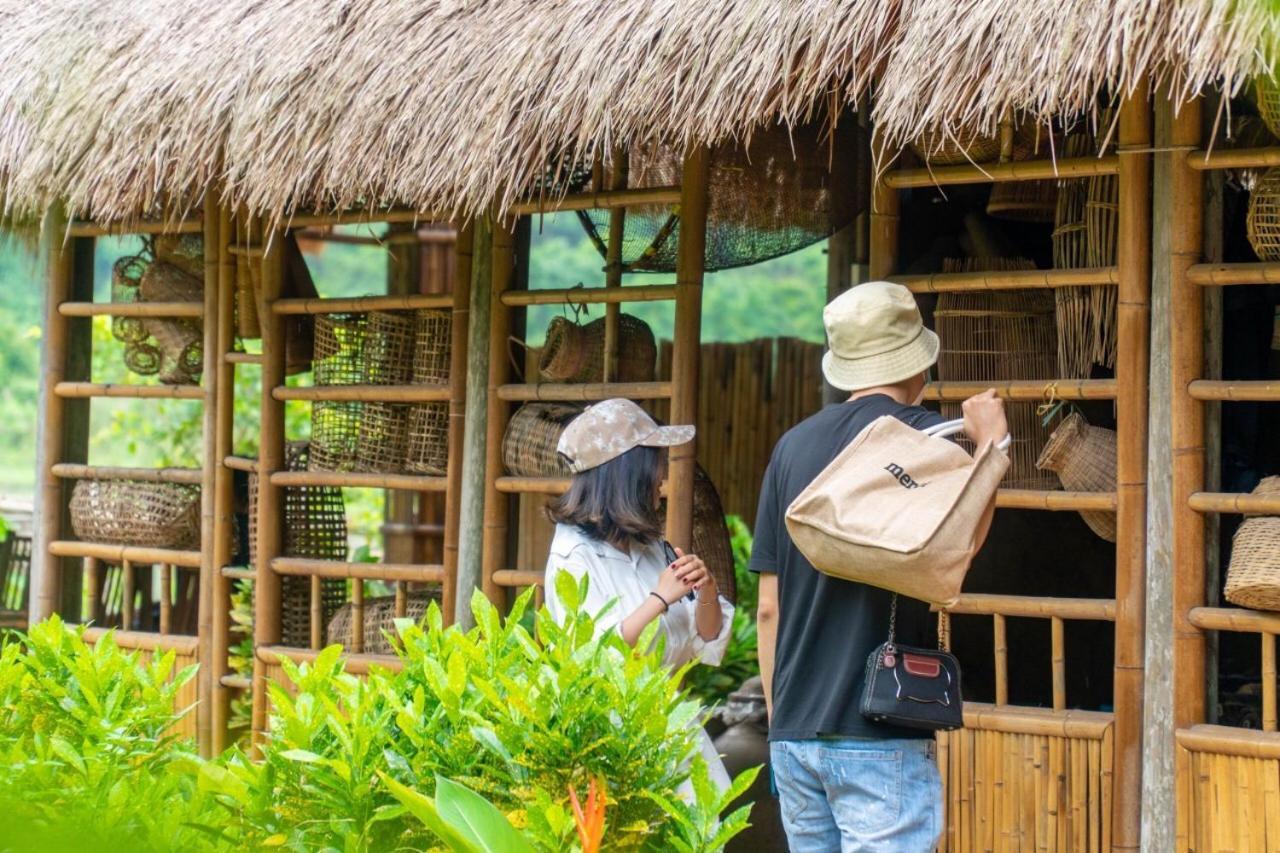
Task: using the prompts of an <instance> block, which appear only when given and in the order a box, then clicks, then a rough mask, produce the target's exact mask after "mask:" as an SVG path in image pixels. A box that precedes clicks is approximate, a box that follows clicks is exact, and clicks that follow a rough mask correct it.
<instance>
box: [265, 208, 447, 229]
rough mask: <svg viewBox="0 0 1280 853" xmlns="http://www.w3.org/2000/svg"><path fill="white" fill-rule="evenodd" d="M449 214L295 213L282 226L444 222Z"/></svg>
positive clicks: (391, 211)
mask: <svg viewBox="0 0 1280 853" xmlns="http://www.w3.org/2000/svg"><path fill="white" fill-rule="evenodd" d="M450 218H451V217H450V216H449V215H448V214H447V213H441V212H436V211H430V210H410V209H409V208H405V207H393V208H387V209H385V210H369V209H364V210H346V211H339V212H336V213H295V214H294V215H293V216H290V217H289V218H288V219H286V220H285V221H284V222H283V223H282V224H283V225H284V226H285V227H287V228H314V227H317V226H321V225H373V224H375V223H379V222H386V223H400V222H409V223H414V222H444V221H447V220H448V219H450Z"/></svg>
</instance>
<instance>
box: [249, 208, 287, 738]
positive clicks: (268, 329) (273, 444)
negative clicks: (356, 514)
mask: <svg viewBox="0 0 1280 853" xmlns="http://www.w3.org/2000/svg"><path fill="white" fill-rule="evenodd" d="M250 233H252V229H251V232H250ZM262 234H263V241H264V243H265V244H266V250H265V252H264V254H263V256H262V306H263V311H262V316H261V318H260V322H261V325H262V399H261V407H262V408H261V411H262V424H261V427H260V432H259V436H258V478H257V481H258V519H257V521H258V523H257V533H258V542H257V549H256V550H257V561H258V562H257V565H256V566H254V623H253V634H254V647H255V649H256V648H261V647H262V646H274V645H276V644H278V643H279V642H280V630H281V628H280V616H281V614H280V576H279V575H277V574H276V573H275V572H273V571H272V570H271V561H272V560H274V559H275V558H276V557H278V556H280V551H281V548H282V547H283V544H284V543H283V532H284V531H283V529H282V527H281V510H282V508H283V491H282V490H281V488H280V487H279V486H275V485H272V483H271V475H272V474H274V473H276V472H279V471H283V470H284V469H285V449H284V444H285V435H284V403H283V402H280V401H279V400H276V399H275V398H274V397H273V396H272V394H271V392H272V390H273V389H275V388H276V387H277V386H279V385H283V384H284V379H285V363H284V356H285V341H284V318H283V317H282V316H281V315H280V314H279V313H278V312H277V311H276V310H275V303H276V300H278V299H280V295H281V289H282V287H283V284H284V270H283V263H282V256H281V251H280V248H281V235H280V234H278V233H276V232H275V231H274V230H273V229H263V231H262ZM265 669H266V667H265V665H264V664H263V663H262V661H260V660H259V659H257V657H255V658H254V678H253V738H254V743H255V744H260V743H261V740H262V736H263V735H264V734H265V731H266V720H267V691H266V684H265V681H266V679H265V677H264V676H265V674H266V673H265Z"/></svg>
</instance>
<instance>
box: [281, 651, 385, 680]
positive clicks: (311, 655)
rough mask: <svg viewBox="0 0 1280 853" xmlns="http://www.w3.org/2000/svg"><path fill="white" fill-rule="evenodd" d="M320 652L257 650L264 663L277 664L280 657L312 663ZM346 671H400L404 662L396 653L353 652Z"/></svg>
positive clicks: (348, 658) (358, 672) (359, 673)
mask: <svg viewBox="0 0 1280 853" xmlns="http://www.w3.org/2000/svg"><path fill="white" fill-rule="evenodd" d="M319 654H320V653H319V652H317V651H314V650H312V649H291V648H287V647H285V646H266V647H263V648H260V649H258V650H257V657H258V660H260V661H261V662H263V663H264V664H269V665H272V666H277V665H278V661H279V659H280V658H288V659H289V660H291V661H293V662H294V663H311V662H312V661H314V660H315V659H316V658H317V657H318V656H319ZM343 665H344V667H345V669H346V671H347V672H348V673H349V674H351V675H368V674H369V670H370V669H372V668H373V667H375V666H376V667H379V668H381V669H385V670H387V671H389V672H399V671H400V669H401V667H402V666H403V664H402V663H401V661H400V658H398V657H396V656H395V655H373V654H358V655H357V654H351V655H347V656H346V657H345V658H344V659H343Z"/></svg>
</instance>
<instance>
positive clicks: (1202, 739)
mask: <svg viewBox="0 0 1280 853" xmlns="http://www.w3.org/2000/svg"><path fill="white" fill-rule="evenodd" d="M1176 737H1177V740H1178V746H1180V747H1182V748H1183V749H1185V750H1187V751H1189V752H1204V753H1209V754H1211V755H1236V756H1239V757H1241V758H1266V759H1280V734H1277V733H1276V732H1260V731H1258V730H1256V729H1238V728H1234V727H1232V726H1211V725H1207V724H1206V725H1197V726H1191V727H1190V728H1186V729H1179V730H1178V731H1177V734H1176Z"/></svg>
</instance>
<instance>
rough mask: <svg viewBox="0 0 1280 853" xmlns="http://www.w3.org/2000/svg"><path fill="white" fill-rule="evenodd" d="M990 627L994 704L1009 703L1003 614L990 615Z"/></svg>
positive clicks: (1007, 663)
mask: <svg viewBox="0 0 1280 853" xmlns="http://www.w3.org/2000/svg"><path fill="white" fill-rule="evenodd" d="M991 629H992V636H993V637H994V641H993V643H992V645H993V646H994V648H995V672H996V704H997V705H1008V704H1009V641H1008V639H1007V636H1006V632H1005V621H1004V616H1003V615H1001V614H999V613H996V614H993V615H992V617H991Z"/></svg>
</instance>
